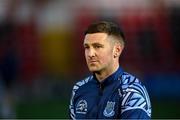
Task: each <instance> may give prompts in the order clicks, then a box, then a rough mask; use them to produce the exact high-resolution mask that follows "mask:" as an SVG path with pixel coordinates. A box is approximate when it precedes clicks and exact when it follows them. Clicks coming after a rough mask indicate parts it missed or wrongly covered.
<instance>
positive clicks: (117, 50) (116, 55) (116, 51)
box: [113, 43, 123, 58]
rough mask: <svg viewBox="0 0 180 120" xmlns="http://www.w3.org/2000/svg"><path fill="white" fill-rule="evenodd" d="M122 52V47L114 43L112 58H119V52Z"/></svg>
mask: <svg viewBox="0 0 180 120" xmlns="http://www.w3.org/2000/svg"><path fill="white" fill-rule="evenodd" d="M122 50H123V46H122V45H121V44H119V43H116V44H115V45H114V50H113V55H114V58H117V57H118V58H119V56H120V55H121V52H122Z"/></svg>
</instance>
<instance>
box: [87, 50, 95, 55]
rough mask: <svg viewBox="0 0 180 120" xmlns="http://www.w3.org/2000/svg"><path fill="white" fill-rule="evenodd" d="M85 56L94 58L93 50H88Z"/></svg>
mask: <svg viewBox="0 0 180 120" xmlns="http://www.w3.org/2000/svg"><path fill="white" fill-rule="evenodd" d="M87 56H88V57H94V56H95V51H94V49H92V48H90V49H89V50H87Z"/></svg>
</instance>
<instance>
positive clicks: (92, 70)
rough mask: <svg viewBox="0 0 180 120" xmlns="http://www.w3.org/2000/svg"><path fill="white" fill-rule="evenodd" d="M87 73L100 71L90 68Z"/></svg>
mask: <svg viewBox="0 0 180 120" xmlns="http://www.w3.org/2000/svg"><path fill="white" fill-rule="evenodd" d="M89 71H90V72H98V71H100V70H99V69H98V68H94V67H90V68H89Z"/></svg>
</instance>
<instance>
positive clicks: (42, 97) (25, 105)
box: [0, 0, 180, 118]
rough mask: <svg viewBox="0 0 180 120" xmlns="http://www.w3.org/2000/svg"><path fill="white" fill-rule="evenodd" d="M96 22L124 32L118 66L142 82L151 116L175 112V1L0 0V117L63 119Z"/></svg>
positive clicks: (178, 75)
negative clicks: (90, 27)
mask: <svg viewBox="0 0 180 120" xmlns="http://www.w3.org/2000/svg"><path fill="white" fill-rule="evenodd" d="M98 20H109V21H113V22H116V23H117V24H119V25H120V26H121V27H122V29H123V30H124V33H125V36H126V48H125V50H124V53H123V54H122V57H121V59H120V64H121V66H122V67H123V68H124V70H125V71H128V72H129V73H131V74H134V75H136V76H137V77H138V78H139V79H141V80H142V81H143V82H144V84H145V85H146V88H147V90H148V92H149V95H150V98H151V102H152V118H180V111H179V107H180V102H179V100H180V87H179V85H180V1H179V0H90V1H84V0H74V1H70V0H0V118H68V104H69V99H70V96H71V89H72V86H73V84H74V83H75V82H76V81H78V80H80V79H82V78H84V77H86V76H88V75H89V74H90V73H89V71H88V69H87V67H86V63H85V59H84V50H83V46H82V44H83V38H84V35H83V32H84V30H85V29H86V28H87V26H88V25H89V24H90V23H92V22H94V21H98Z"/></svg>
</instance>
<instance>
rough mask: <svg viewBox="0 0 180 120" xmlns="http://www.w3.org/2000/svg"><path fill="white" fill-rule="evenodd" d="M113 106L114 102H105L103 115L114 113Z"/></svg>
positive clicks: (109, 115) (112, 114)
mask: <svg viewBox="0 0 180 120" xmlns="http://www.w3.org/2000/svg"><path fill="white" fill-rule="evenodd" d="M114 106H115V102H110V101H108V102H107V104H106V107H105V109H104V111H103V115H104V116H106V117H112V116H114V114H115V111H114Z"/></svg>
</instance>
